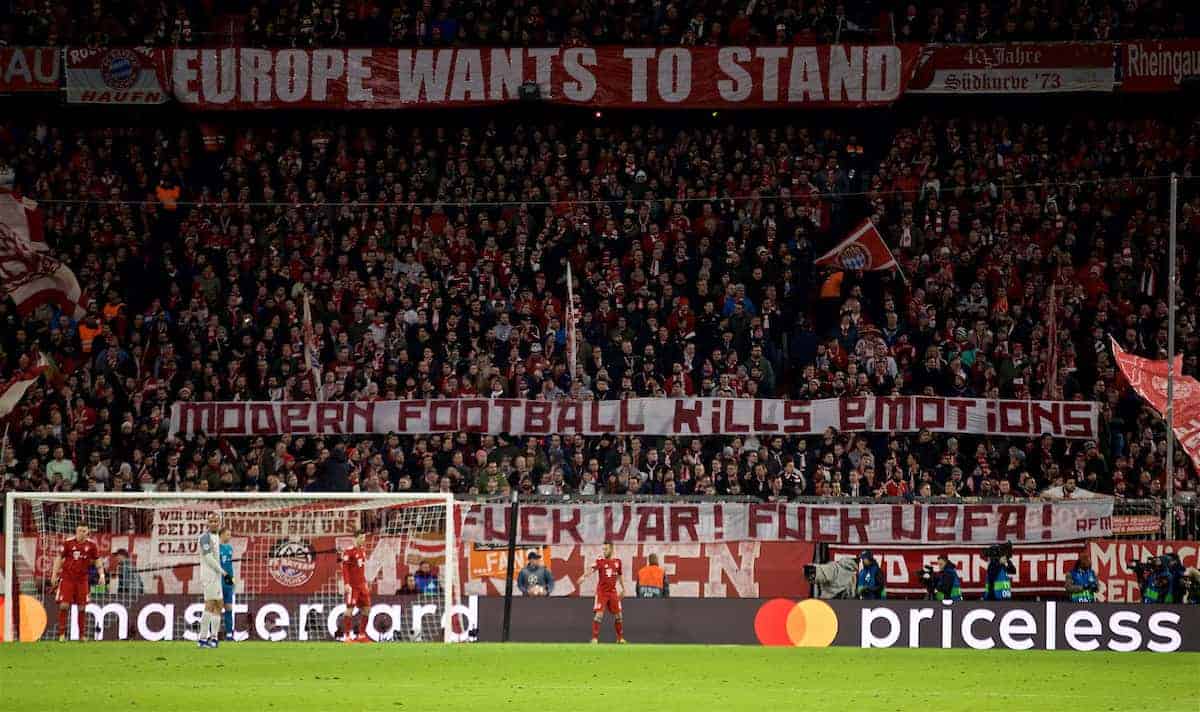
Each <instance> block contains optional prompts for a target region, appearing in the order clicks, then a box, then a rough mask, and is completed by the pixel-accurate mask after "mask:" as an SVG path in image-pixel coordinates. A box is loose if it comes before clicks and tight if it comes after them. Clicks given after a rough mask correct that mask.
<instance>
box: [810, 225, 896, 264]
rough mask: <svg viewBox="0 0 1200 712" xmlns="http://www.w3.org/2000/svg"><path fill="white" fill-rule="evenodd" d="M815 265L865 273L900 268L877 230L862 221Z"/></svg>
mask: <svg viewBox="0 0 1200 712" xmlns="http://www.w3.org/2000/svg"><path fill="white" fill-rule="evenodd" d="M816 264H817V265H819V266H832V267H837V268H838V269H843V270H863V271H866V272H870V271H873V270H889V269H899V268H900V266H899V265H897V264H896V258H895V256H893V255H892V251H891V250H890V249H888V246H887V243H886V242H884V241H883V235H880V234H879V229H878V228H877V227H875V223H873V222H871V221H870V220H863V222H862V224H861V225H859V226H858V227H857V228H855V230H854V232H851V233H850V235H849V236H848V237H847V238H846V239H845V240H842V241H841V242H839V243H838V244H837V246H836V247H834V248H833V249H832V250H830V251H829V252H826V253H825V254H824V255H821V257H820V258H819V259H818V260H817V262H816Z"/></svg>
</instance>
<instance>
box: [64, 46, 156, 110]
mask: <svg viewBox="0 0 1200 712" xmlns="http://www.w3.org/2000/svg"><path fill="white" fill-rule="evenodd" d="M165 57H166V55H164V54H163V51H162V50H156V49H152V48H149V47H118V48H108V49H105V48H83V49H69V50H67V71H66V78H67V81H66V88H67V101H68V102H70V103H72V104H139V105H140V104H165V103H166V102H167V99H168V98H169V97H168V95H167V92H166V91H164V90H163V83H162V82H161V81H160V80H159V76H160V74H162V73H163V68H164V66H165V65H163V64H162V62H163V60H164V58H165Z"/></svg>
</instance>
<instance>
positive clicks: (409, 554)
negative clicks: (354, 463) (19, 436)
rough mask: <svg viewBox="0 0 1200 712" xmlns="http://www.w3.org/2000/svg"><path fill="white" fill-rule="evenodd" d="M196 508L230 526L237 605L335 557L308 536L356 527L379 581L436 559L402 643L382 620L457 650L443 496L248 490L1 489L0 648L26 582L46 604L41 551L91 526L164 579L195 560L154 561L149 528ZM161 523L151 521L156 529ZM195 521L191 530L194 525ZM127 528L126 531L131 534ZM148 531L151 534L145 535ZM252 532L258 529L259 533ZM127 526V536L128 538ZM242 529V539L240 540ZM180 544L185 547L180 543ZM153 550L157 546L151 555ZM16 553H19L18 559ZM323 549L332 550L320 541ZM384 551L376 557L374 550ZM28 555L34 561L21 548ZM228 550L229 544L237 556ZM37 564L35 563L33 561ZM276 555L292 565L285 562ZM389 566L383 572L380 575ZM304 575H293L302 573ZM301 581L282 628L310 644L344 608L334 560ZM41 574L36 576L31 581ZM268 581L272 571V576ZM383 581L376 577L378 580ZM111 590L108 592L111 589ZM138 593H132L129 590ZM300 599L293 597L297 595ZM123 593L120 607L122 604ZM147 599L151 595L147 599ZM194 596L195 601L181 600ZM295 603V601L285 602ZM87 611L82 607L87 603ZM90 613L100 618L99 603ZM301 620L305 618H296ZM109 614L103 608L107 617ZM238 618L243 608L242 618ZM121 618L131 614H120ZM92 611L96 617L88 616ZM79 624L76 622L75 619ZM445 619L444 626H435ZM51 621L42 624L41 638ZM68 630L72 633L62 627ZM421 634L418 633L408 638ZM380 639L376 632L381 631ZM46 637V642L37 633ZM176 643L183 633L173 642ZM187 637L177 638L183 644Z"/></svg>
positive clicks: (167, 557) (345, 533)
mask: <svg viewBox="0 0 1200 712" xmlns="http://www.w3.org/2000/svg"><path fill="white" fill-rule="evenodd" d="M190 510H195V511H196V512H199V513H201V514H203V513H206V512H209V511H219V512H221V513H222V514H223V516H225V517H226V521H231V522H233V524H232V526H233V529H234V532H233V534H234V537H235V540H238V539H241V547H242V553H241V556H242V557H243V558H241V559H237V561H242V562H244V563H242V564H235V569H236V575H235V578H237V579H238V581H239V586H240V587H241V591H240V592H239V594H238V600H239V601H240V600H241V599H242V598H243V596H244V597H245V598H246V600H247V601H248V602H252V603H263V602H265V601H269V600H271V599H272V597H273V595H274V594H272V593H271V592H272V591H278V590H279V587H280V585H283V586H288V585H298V584H297V581H296V580H288V579H287V577H290V576H296V577H297V578H303V574H304V572H303V571H302V570H301V571H299V572H297V567H295V566H291V565H290V564H291V562H292V561H295V560H300V561H301V562H303V561H304V560H305V559H306V558H307V559H308V560H309V561H315V559H316V557H317V556H322V555H324V556H331V557H332V556H334V555H335V549H334V548H329V549H327V550H317V549H316V548H315V546H314V545H313V542H312V540H313V539H329V540H333V539H343V538H349V537H350V536H352V535H353V530H354V529H357V528H359V527H362V526H364V525H365V526H366V528H367V529H368V530H369V531H370V532H371V533H372V534H373V535H374V539H375V544H374V548H373V552H374V551H376V550H378V553H377V558H376V559H375V565H376V566H377V567H379V568H378V569H377V571H382V572H383V573H381V574H380V575H381V576H383V577H385V578H391V577H395V578H396V579H399V580H400V581H403V576H404V574H403V571H404V569H403V568H398V567H399V566H400V565H401V564H407V563H410V562H411V561H413V560H415V559H419V560H421V561H425V560H428V559H430V558H434V557H444V560H443V563H442V565H441V566H439V567H438V571H437V576H438V579H437V586H436V592H433V591H431V592H430V593H428V594H418V595H417V597H416V598H415V599H414V601H413V603H414V606H415V605H421V606H424V609H423V610H424V611H425V613H424V614H422V616H421V618H420V620H416V609H415V607H414V608H413V609H411V612H410V614H409V617H410V627H411V629H412V631H411V635H408V634H406V635H405V636H404V637H400V634H401V633H404V632H405V631H403V630H400V632H399V633H397V629H398V628H401V623H400V621H397V620H395V619H394V618H393V615H394V612H395V611H396V610H398V608H399V607H397V606H391V607H389V608H388V610H387V613H386V615H387V616H388V617H389V618H391V619H392V620H391V621H390V624H391V627H392V633H393V634H395V636H396V637H395V639H397V640H401V639H405V638H408V639H413V640H429V639H430V637H429V636H430V635H431V634H432V635H433V636H434V638H433V639H434V640H436V629H437V628H438V627H440V628H441V634H442V640H443V641H444V642H456V641H460V640H465V639H466V637H467V636H466V634H467V631H466V629H465V628H464V630H463V631H462V633H461V634H460V633H457V632H455V623H456V621H455V618H456V615H457V609H458V607H457V605H456V604H457V603H458V599H459V595H458V589H459V581H458V578H459V561H458V551H459V549H458V546H457V536H456V532H455V513H454V495H453V494H450V493H442V492H428V493H387V492H369V493H367V492H363V493H360V492H345V493H341V492H322V493H315V492H313V493H305V492H287V493H277V494H272V493H258V492H8V493H7V496H6V499H5V508H4V557H3V564H4V570H3V573H4V576H5V586H4V590H3V591H0V597H2V598H3V600H4V606H3V617H2V618H0V632H2V633H3V638H2V639H3V640H4V641H6V642H14V641H17V640H19V639H20V635H19V634H18V631H16V630H15V626H14V625H13V623H14V615H13V614H14V607H15V606H17V605H19V599H20V594H21V589H22V588H23V587H24V588H26V590H28V584H29V583H30V582H32V583H33V590H34V591H35V593H36V594H37V596H36V597H40V599H41V601H49V600H51V599H52V598H53V592H52V591H51V590H50V589H49V585H48V583H47V581H46V579H47V578H48V574H46V570H47V569H48V568H49V567H48V565H47V564H46V562H47V561H50V560H52V559H53V555H52V554H51V553H50V552H53V551H55V548H56V546H57V544H58V543H59V542H60V541H62V540H63V539H65V538H66V537H67V536H69V533H68V532H73V531H74V530H75V526H76V525H79V524H84V525H87V526H89V527H90V528H91V529H92V534H93V536H96V537H97V538H99V537H103V536H105V535H107V536H108V537H109V540H110V541H111V539H114V538H122V537H124V538H127V540H128V542H129V547H128V551H129V553H130V554H131V555H132V554H134V545H135V544H136V545H138V546H139V549H140V553H141V555H142V556H141V557H135V558H137V560H133V561H132V567H133V568H132V569H131V570H127V573H132V574H134V575H137V576H139V577H141V580H142V581H144V579H145V577H144V576H143V574H144V573H147V572H151V571H156V572H164V571H167V570H170V569H175V568H181V567H188V566H195V565H198V562H199V557H198V555H197V554H195V553H190V554H188V553H179V552H172V553H168V554H164V553H163V549H162V548H161V547H162V546H164V545H165V546H166V547H167V549H168V550H169V549H170V548H171V544H170V543H165V544H164V542H163V541H161V540H156V538H157V537H158V536H159V532H158V531H157V530H156V529H155V526H154V525H155V524H156V523H165V522H167V521H173V520H171V518H170V517H168V516H163V515H165V514H166V513H167V512H179V513H183V514H187V513H189V511H190ZM160 518H161V521H160ZM192 519H195V521H197V522H198V521H200V520H199V519H196V518H195V517H192ZM131 522H134V523H136V526H135V525H132V524H131ZM147 522H149V523H150V524H149V526H147ZM260 526H261V527H262V529H259V527H260ZM131 527H134V528H133V529H131ZM239 528H243V529H245V530H246V531H245V533H241V532H239ZM172 534H173V535H174V541H175V542H177V543H180V544H182V543H187V542H191V543H194V541H192V540H193V539H197V538H198V535H196V536H190V533H187V532H184V533H180V532H172ZM189 537H190V538H189ZM296 541H304V542H305V543H304V544H303V545H298V546H288V547H285V548H286V552H282V551H281V549H280V548H279V547H280V546H285V545H286V544H288V543H289V542H296ZM155 544H158V546H155ZM22 546H24V547H27V549H26V550H25V552H24V553H22ZM330 546H332V544H330ZM380 547H386V548H382V549H381V548H380ZM108 548H110V547H109V546H102V547H101V558H102V560H105V561H107V560H108V559H109V557H110V556H112V555H114V554H116V551H115V547H114V551H108V550H107V549H108ZM30 550H32V551H33V554H32V558H33V559H35V560H33V561H31V560H30V555H29V551H30ZM235 550H236V547H235ZM39 557H41V559H43V560H42V561H40V562H39V561H36V559H38V558H39ZM286 557H298V559H287V558H286ZM388 566H391V567H392V568H391V569H389V568H388ZM301 568H302V567H301ZM312 568H313V573H311V579H305V581H304V582H302V583H304V584H306V586H305V587H304V588H305V590H308V591H310V592H311V594H305V595H311V597H312V601H310V603H312V604H313V605H301V606H300V610H301V614H300V616H299V617H298V618H297V619H296V621H295V622H294V623H291V624H288V625H289V630H290V629H291V627H293V626H294V627H295V629H296V631H297V632H298V637H299V638H300V639H301V640H306V639H309V634H310V633H313V634H315V635H314V637H315V638H327V637H333V636H332V635H330V636H327V635H326V634H325V632H324V631H325V629H326V628H328V629H329V630H330V631H333V630H334V624H335V623H336V619H335V618H334V617H333V615H332V609H334V608H335V607H336V606H338V605H339V604H341V603H342V600H343V591H342V583H340V580H339V574H340V566H338V565H337V563H336V562H332V563H329V564H327V565H324V566H321V567H316V566H315V564H314V566H313V567H312ZM39 572H40V574H41V575H39ZM270 572H274V573H270ZM119 573H120V572H119V571H115V570H114V571H110V572H109V574H110V576H112V575H118V574H119ZM276 574H278V575H279V576H280V577H282V578H284V581H283V582H282V584H281V582H280V581H279V580H278V579H274V578H273V576H274V575H276ZM382 580H384V578H381V581H382ZM110 588H114V589H115V588H116V587H115V586H113V585H111V581H110ZM138 590H139V591H140V586H139V587H138ZM297 590H299V589H297ZM167 593H168V594H170V595H184V594H182V592H181V591H175V592H170V591H168V592H167ZM380 593H381V595H389V596H390V594H392V593H393V591H381V592H380ZM105 595H111V596H113V597H114V598H113V600H109V599H106V600H105V601H101V602H100V603H105V602H108V603H115V604H121V605H125V606H129V605H132V604H134V603H136V601H135V600H134V596H138V597H140V596H142V595H143V594H141V593H137V594H122V593H121V592H120V591H119V590H118V591H111V592H107V593H106V594H105ZM122 595H126V596H128V597H129V600H121V596H122ZM146 595H148V596H154V595H156V594H155V593H154V592H147V593H146ZM188 597H189V598H196V601H195V602H197V603H198V601H199V598H198V597H199V594H198V593H196V594H195V596H192V595H190V594H188ZM292 597H295V594H292ZM91 605H93V604H89V606H91ZM100 608H102V609H105V606H104V605H101V606H100ZM306 608H307V609H308V610H309V612H308V613H305V609H306ZM105 610H107V609H105ZM243 610H245V609H243ZM125 611H126V614H130V613H132V612H131V611H128V608H126V609H125ZM313 612H316V613H321V612H326V613H327V617H328V618H329V620H328V621H326V622H325V624H323V625H319V626H310V625H309V622H308V616H309V615H311V613H313ZM430 613H440V614H441V615H440V616H438V617H437V618H435V622H434V625H432V626H428V627H427V626H426V620H425V619H426V617H427V615H428V614H430ZM93 614H94V611H93ZM78 615H80V616H83V615H85V613H84V611H83V610H79V611H78ZM106 616H107V613H102V614H100V615H97V616H96V617H97V618H98V619H99V620H98V624H99V625H101V626H102V625H103V624H104V620H103V618H104V617H106ZM441 622H444V625H442V624H441ZM168 623H171V624H172V625H174V626H175V628H178V629H179V630H182V631H187V630H188V627H189V622H188V621H187V620H186V619H185V618H184V616H183V614H182V613H180V614H177V615H176V616H175V618H174V619H173V620H172V621H168ZM52 625H53V623H52V622H51V623H50V624H48V625H47V631H46V632H47V634H48V633H49V628H50V627H51V626H52ZM71 627H72V628H73V627H74V626H71ZM418 628H419V630H418ZM380 635H381V637H382V633H381V634H380ZM43 637H44V636H43ZM173 637H181V636H173ZM182 637H186V636H182Z"/></svg>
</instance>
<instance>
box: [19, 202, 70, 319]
mask: <svg viewBox="0 0 1200 712" xmlns="http://www.w3.org/2000/svg"><path fill="white" fill-rule="evenodd" d="M0 293H3V294H6V295H8V296H10V297H12V300H13V301H14V302H15V303H16V305H17V311H18V312H20V313H21V314H28V313H29V312H31V311H33V310H34V309H36V308H38V307H39V306H41V305H43V304H54V305H55V306H57V307H58V308H59V309H61V310H62V311H63V312H64V313H65V314H67V315H68V316H70V317H71V318H73V319H82V318H83V316H84V314H85V310H84V303H85V301H84V295H83V290H82V289H80V288H79V281H78V280H77V279H75V273H74V272H72V271H71V269H70V268H69V267H67V266H66V265H64V264H63V263H62V262H59V261H58V260H56V259H54V257H52V256H51V255H50V248H49V246H48V245H46V241H45V239H44V237H43V236H42V218H41V213H39V212H38V209H37V203H35V202H34V201H32V200H29V199H27V198H18V197H17V196H15V195H13V194H12V193H11V192H10V191H7V190H0Z"/></svg>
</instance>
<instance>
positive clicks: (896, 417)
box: [171, 396, 1099, 439]
mask: <svg viewBox="0 0 1200 712" xmlns="http://www.w3.org/2000/svg"><path fill="white" fill-rule="evenodd" d="M1098 414H1099V409H1098V407H1097V405H1096V404H1095V403H1090V402H1083V401H1020V400H987V399H983V398H940V397H932V396H896V397H876V396H861V397H849V398H827V399H822V400H814V401H803V400H764V399H749V398H633V399H628V400H619V401H618V400H612V401H575V400H558V401H543V400H522V399H515V398H495V399H483V398H461V399H445V400H436V399H434V400H405V401H356V402H275V401H232V402H209V403H180V402H177V403H175V404H174V405H172V406H171V433H172V434H183V435H194V434H197V433H205V434H208V435H219V436H226V437H229V436H253V435H278V434H292V435H300V434H309V435H311V434H321V435H347V434H352V435H370V434H376V435H387V434H390V433H398V434H426V433H441V432H457V431H460V430H461V431H465V432H469V433H491V434H498V433H510V434H513V435H549V434H552V433H557V434H560V435H573V434H580V435H603V434H605V433H615V434H635V435H681V436H687V435H745V434H749V433H755V434H764V435H766V434H780V435H821V434H822V433H824V432H825V431H826V430H827V429H829V428H833V429H835V430H838V431H842V432H856V431H857V432H916V431H920V430H929V431H932V432H940V433H971V434H976V435H997V436H1008V437H1036V436H1039V435H1044V434H1049V435H1051V436H1053V437H1057V438H1082V439H1094V438H1096V437H1097V436H1098V432H1099V424H1098Z"/></svg>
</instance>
